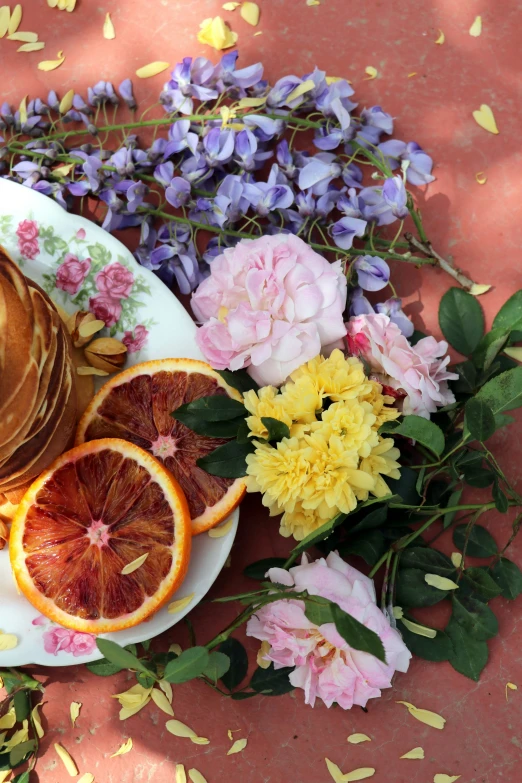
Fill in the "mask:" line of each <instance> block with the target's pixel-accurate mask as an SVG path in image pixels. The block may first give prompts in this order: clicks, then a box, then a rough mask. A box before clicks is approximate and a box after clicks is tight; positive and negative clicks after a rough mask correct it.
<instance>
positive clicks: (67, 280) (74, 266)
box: [56, 253, 91, 295]
mask: <svg viewBox="0 0 522 783" xmlns="http://www.w3.org/2000/svg"><path fill="white" fill-rule="evenodd" d="M90 268H91V259H90V258H85V259H84V260H83V261H80V259H79V258H77V257H76V256H73V254H72V253H67V255H66V256H65V258H64V260H63V262H62V263H61V264H60V266H59V267H58V269H57V271H56V288H60V289H61V290H62V291H66V292H67V293H68V294H71V295H74V294H77V293H78V291H79V290H80V288H81V287H82V283H83V281H84V280H85V278H86V277H87V275H88V274H89V269H90Z"/></svg>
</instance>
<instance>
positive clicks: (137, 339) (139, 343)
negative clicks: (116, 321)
mask: <svg viewBox="0 0 522 783" xmlns="http://www.w3.org/2000/svg"><path fill="white" fill-rule="evenodd" d="M148 336H149V332H148V330H147V329H145V327H144V326H143V324H140V325H139V326H136V327H135V329H134V332H130V331H129V332H124V334H123V337H122V340H121V341H122V343H123V344H124V345H125V346H127V353H137V352H138V351H141V349H142V348H143V347H144V346H145V345H146V343H147V339H148Z"/></svg>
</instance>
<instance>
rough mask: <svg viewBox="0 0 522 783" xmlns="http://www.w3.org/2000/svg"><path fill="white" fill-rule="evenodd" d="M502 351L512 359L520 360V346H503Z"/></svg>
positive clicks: (521, 350) (521, 359) (521, 353)
mask: <svg viewBox="0 0 522 783" xmlns="http://www.w3.org/2000/svg"><path fill="white" fill-rule="evenodd" d="M504 353H505V354H506V355H507V356H509V358H510V359H514V360H515V361H517V362H522V348H517V347H516V346H515V347H514V348H504Z"/></svg>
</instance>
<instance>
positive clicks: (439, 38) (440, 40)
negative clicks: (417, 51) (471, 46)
mask: <svg viewBox="0 0 522 783" xmlns="http://www.w3.org/2000/svg"><path fill="white" fill-rule="evenodd" d="M445 40H446V36H445V35H444V33H443V32H442V30H439V37H438V38H437V39H436V41H435V43H436V44H439V46H442V44H443V43H444V41H445Z"/></svg>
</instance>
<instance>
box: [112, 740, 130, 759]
mask: <svg viewBox="0 0 522 783" xmlns="http://www.w3.org/2000/svg"><path fill="white" fill-rule="evenodd" d="M130 750H132V737H129V739H128V740H126V741H125V742H124V743H123V744H122V745H120V747H119V748H118V750H117V751H116V753H111V755H110V757H109V758H111V759H113V758H114V757H115V756H123V755H124V754H125V753H128V752H129V751H130Z"/></svg>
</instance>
